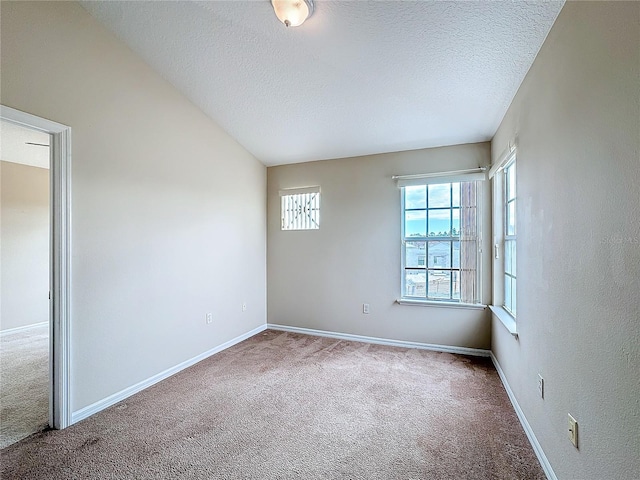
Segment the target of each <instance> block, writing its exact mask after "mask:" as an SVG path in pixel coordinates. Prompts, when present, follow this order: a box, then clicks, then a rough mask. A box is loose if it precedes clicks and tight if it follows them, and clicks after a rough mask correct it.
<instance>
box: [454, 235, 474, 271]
mask: <svg viewBox="0 0 640 480" xmlns="http://www.w3.org/2000/svg"><path fill="white" fill-rule="evenodd" d="M452 263H453V268H460V242H458V241H455V242H453V262H452ZM474 268H475V265H474Z"/></svg>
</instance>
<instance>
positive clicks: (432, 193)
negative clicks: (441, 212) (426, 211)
mask: <svg viewBox="0 0 640 480" xmlns="http://www.w3.org/2000/svg"><path fill="white" fill-rule="evenodd" d="M450 206H451V184H450V183H440V184H437V185H429V208H433V207H450Z"/></svg>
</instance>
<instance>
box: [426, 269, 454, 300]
mask: <svg viewBox="0 0 640 480" xmlns="http://www.w3.org/2000/svg"><path fill="white" fill-rule="evenodd" d="M428 296H429V297H430V298H440V299H444V298H451V272H448V271H442V270H429V291H428Z"/></svg>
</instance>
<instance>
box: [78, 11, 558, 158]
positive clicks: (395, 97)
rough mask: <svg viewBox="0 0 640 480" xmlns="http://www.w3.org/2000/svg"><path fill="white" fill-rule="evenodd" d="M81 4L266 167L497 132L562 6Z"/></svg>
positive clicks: (451, 141)
mask: <svg viewBox="0 0 640 480" xmlns="http://www.w3.org/2000/svg"><path fill="white" fill-rule="evenodd" d="M82 5H83V6H84V7H85V8H86V9H87V10H88V11H89V13H91V15H93V16H94V17H95V18H97V19H98V20H99V21H100V22H102V23H103V24H104V25H105V26H106V27H107V28H108V29H110V30H111V31H113V32H114V33H115V34H116V35H117V36H118V37H119V38H121V39H122V40H123V41H124V42H125V43H127V44H128V45H129V47H130V48H131V49H132V50H133V51H134V52H136V53H137V54H139V55H140V56H141V57H142V58H143V59H144V60H145V61H146V62H147V63H149V64H150V65H151V66H152V67H153V68H154V69H155V70H156V71H158V72H159V73H160V74H161V75H162V76H163V77H164V78H165V79H167V80H168V81H169V82H171V83H172V84H173V85H175V86H176V87H177V88H178V89H179V90H180V91H182V92H183V93H184V94H185V95H186V96H187V97H188V98H189V99H190V100H191V101H192V102H193V103H195V104H196V105H198V106H199V107H200V108H201V109H202V110H203V111H204V112H205V113H207V114H208V115H209V116H210V117H211V118H213V119H214V120H215V121H216V122H217V123H218V124H220V125H221V126H222V127H223V128H224V129H225V130H226V131H227V132H228V133H229V134H231V135H232V136H233V137H234V138H235V139H236V140H237V141H238V142H239V143H240V144H242V145H243V146H244V147H245V148H246V149H248V150H249V151H250V152H251V153H253V154H254V155H255V156H256V157H257V158H258V159H259V160H261V161H262V162H263V163H264V164H265V165H278V164H285V163H295V162H304V161H310V160H321V159H327V158H340V157H348V156H356V155H366V154H371V153H383V152H393V151H400V150H410V149H417V148H426V147H434V146H441V145H452V144H460V143H470V142H478V141H485V140H489V139H491V137H492V136H493V134H494V133H495V131H496V129H497V127H498V125H499V123H500V121H501V120H502V117H503V115H504V113H505V112H506V109H507V107H508V106H509V104H510V102H511V99H512V98H513V96H514V95H515V93H516V90H517V88H518V87H519V85H520V83H521V82H522V79H523V78H524V76H525V74H526V73H527V71H528V69H529V67H530V66H531V63H532V62H533V59H534V58H535V56H536V54H537V52H538V50H539V49H540V46H541V45H542V42H543V41H544V39H545V37H546V35H547V33H548V32H549V29H550V28H551V26H552V24H553V22H554V21H555V19H556V17H557V15H558V13H559V11H560V9H561V8H562V5H563V2H562V1H532V2H525V1H508V2H503V1H480V0H478V1H453V2H446V1H431V0H425V1H419V2H416V1H335V2H334V1H331V2H329V1H317V2H315V6H316V8H315V12H314V14H313V16H312V17H310V18H309V20H307V22H306V23H305V24H303V25H302V26H300V27H297V28H289V29H287V28H286V27H285V26H284V25H282V24H281V23H280V22H279V21H278V19H277V18H276V17H275V15H274V13H273V9H272V8H271V4H270V2H269V0H261V1H257V0H256V1H242V0H238V1H226V2H224V1H212V2H195V1H193V2H191V1H178V2H163V1H133V2H122V1H88V2H82Z"/></svg>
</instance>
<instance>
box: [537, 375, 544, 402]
mask: <svg viewBox="0 0 640 480" xmlns="http://www.w3.org/2000/svg"><path fill="white" fill-rule="evenodd" d="M538 392H540V398H544V378H542V375H540V374H538Z"/></svg>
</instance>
